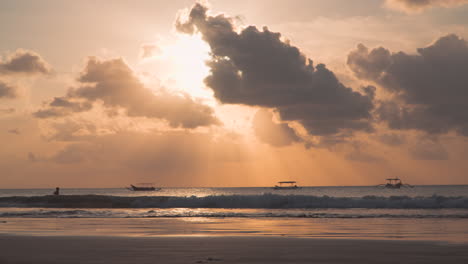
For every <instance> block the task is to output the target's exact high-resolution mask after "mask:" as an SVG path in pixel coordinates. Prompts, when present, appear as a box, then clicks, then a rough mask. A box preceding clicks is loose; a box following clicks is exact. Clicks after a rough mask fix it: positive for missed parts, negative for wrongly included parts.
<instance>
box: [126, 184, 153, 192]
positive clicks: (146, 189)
mask: <svg viewBox="0 0 468 264" xmlns="http://www.w3.org/2000/svg"><path fill="white" fill-rule="evenodd" d="M128 189H129V190H130V191H135V192H152V191H159V190H161V188H155V187H138V186H133V185H132V186H130V187H129V188H128Z"/></svg>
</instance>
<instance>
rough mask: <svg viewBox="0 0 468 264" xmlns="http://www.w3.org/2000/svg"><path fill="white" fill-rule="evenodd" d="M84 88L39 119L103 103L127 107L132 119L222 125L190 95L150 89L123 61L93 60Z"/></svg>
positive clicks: (187, 125) (44, 111)
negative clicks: (144, 118)
mask: <svg viewBox="0 0 468 264" xmlns="http://www.w3.org/2000/svg"><path fill="white" fill-rule="evenodd" d="M78 82H79V83H80V85H79V86H78V87H76V88H72V89H70V90H69V91H68V93H67V95H66V96H63V97H55V98H54V100H53V101H52V102H50V103H49V104H48V106H47V107H46V108H45V109H41V110H39V111H37V112H35V113H34V116H35V117H38V118H48V117H62V116H67V115H70V114H73V113H79V112H84V111H88V110H90V109H91V108H92V107H93V103H95V102H101V103H102V104H103V105H104V107H105V108H107V109H111V110H112V109H115V108H123V109H125V111H126V114H127V115H128V116H130V117H147V118H158V119H164V120H166V121H168V122H169V124H170V125H171V126H172V127H183V128H196V127H200V126H209V125H217V124H219V123H220V122H219V120H218V119H217V118H216V117H215V116H214V113H213V110H212V109H211V108H210V107H208V106H205V105H203V104H201V103H198V102H196V101H194V100H193V99H192V98H191V97H189V96H188V95H176V94H172V93H170V92H168V91H166V90H164V89H162V88H161V89H159V90H158V92H157V93H154V92H153V91H151V90H150V89H148V88H146V87H145V86H144V85H143V84H142V83H141V82H140V80H139V79H138V78H137V77H136V76H135V74H134V72H133V71H132V70H131V69H130V68H129V67H128V65H127V64H126V63H125V62H124V61H123V60H122V59H111V60H100V59H98V58H94V57H91V58H89V60H88V63H87V65H86V67H85V69H84V70H83V72H82V73H81V75H80V77H79V78H78Z"/></svg>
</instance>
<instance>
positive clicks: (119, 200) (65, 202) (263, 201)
mask: <svg viewBox="0 0 468 264" xmlns="http://www.w3.org/2000/svg"><path fill="white" fill-rule="evenodd" d="M0 207H22V208H28V207H36V208H38V207H41V208H252V209H261V208H264V209H294V208H297V209H313V208H316V209H325V208H337V209H346V208H368V209H445V208H459V209H468V197H464V196H459V197H447V196H438V195H433V196H429V197H409V196H391V197H381V196H363V197H330V196H308V195H276V194H269V193H267V194H263V195H219V196H206V197H196V196H191V197H173V196H138V197H126V196H106V195H61V196H51V195H47V196H35V197H24V196H13V197H0Z"/></svg>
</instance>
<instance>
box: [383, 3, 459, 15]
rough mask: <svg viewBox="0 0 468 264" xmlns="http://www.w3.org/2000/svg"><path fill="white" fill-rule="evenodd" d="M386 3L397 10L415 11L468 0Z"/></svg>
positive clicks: (449, 5) (454, 5)
mask: <svg viewBox="0 0 468 264" xmlns="http://www.w3.org/2000/svg"><path fill="white" fill-rule="evenodd" d="M385 4H386V5H387V6H388V7H390V8H393V9H396V10H401V11H404V12H408V13H415V12H421V11H423V10H425V9H428V8H432V7H456V6H460V5H465V4H468V0H386V2H385Z"/></svg>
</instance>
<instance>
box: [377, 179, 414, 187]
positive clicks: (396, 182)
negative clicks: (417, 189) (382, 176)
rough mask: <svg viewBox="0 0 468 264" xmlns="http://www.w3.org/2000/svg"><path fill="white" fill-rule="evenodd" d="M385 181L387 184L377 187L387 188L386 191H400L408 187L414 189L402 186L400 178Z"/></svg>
mask: <svg viewBox="0 0 468 264" xmlns="http://www.w3.org/2000/svg"><path fill="white" fill-rule="evenodd" d="M386 181H387V183H385V184H379V185H377V187H383V188H388V189H400V188H401V187H409V188H413V187H414V186H412V185H409V184H403V182H402V181H401V179H400V178H389V179H386Z"/></svg>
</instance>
